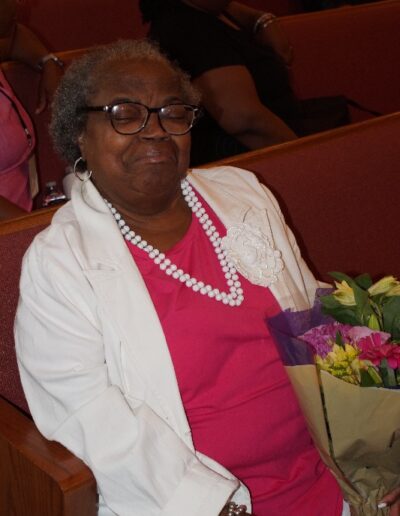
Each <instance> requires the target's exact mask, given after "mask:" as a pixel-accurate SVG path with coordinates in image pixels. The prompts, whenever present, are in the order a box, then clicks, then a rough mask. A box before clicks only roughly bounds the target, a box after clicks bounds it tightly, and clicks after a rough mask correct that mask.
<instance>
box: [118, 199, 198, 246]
mask: <svg viewBox="0 0 400 516" xmlns="http://www.w3.org/2000/svg"><path fill="white" fill-rule="evenodd" d="M120 213H121V216H122V217H123V218H124V220H125V221H126V223H127V224H128V226H129V227H130V228H131V229H132V230H133V231H134V232H135V233H136V234H138V235H140V236H141V237H142V239H143V240H146V241H147V242H148V243H149V244H151V245H152V246H153V247H155V248H157V249H159V250H160V251H162V252H164V251H166V250H168V249H170V248H171V247H173V246H174V245H175V244H176V243H177V242H179V241H180V240H181V239H182V238H183V236H184V235H185V233H186V231H187V230H188V228H189V226H190V223H191V220H192V212H191V210H190V208H189V206H188V205H187V203H186V201H185V200H184V199H183V196H180V197H179V198H178V199H176V200H175V202H174V203H172V205H171V206H169V207H168V208H167V209H165V210H163V211H162V212H160V213H156V214H152V215H147V214H146V215H144V214H139V213H132V212H127V211H125V210H123V209H121V210H120Z"/></svg>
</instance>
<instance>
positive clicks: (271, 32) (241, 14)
mask: <svg viewBox="0 0 400 516" xmlns="http://www.w3.org/2000/svg"><path fill="white" fill-rule="evenodd" d="M224 14H225V16H226V17H227V18H228V19H229V20H231V21H233V22H234V23H236V24H237V25H238V26H239V27H240V28H241V29H243V30H245V31H246V32H248V33H249V34H252V35H253V38H254V40H255V41H256V42H257V43H258V44H259V45H261V46H269V47H272V48H273V49H274V50H275V52H276V54H277V55H278V56H280V58H281V59H282V60H283V61H284V63H285V64H286V65H290V64H291V63H292V60H293V47H292V46H291V45H290V43H289V40H288V39H287V37H286V34H285V33H284V31H283V30H282V27H281V26H280V23H279V19H278V18H276V17H272V16H273V15H271V16H267V18H266V19H265V21H264V22H261V23H258V24H257V21H258V20H260V21H262V19H261V16H263V15H264V14H266V13H265V12H264V11H260V10H259V9H254V8H252V7H249V6H248V5H244V4H241V3H239V2H230V3H229V4H228V6H227V7H226V9H225V11H224ZM256 24H257V25H256ZM255 28H256V29H257V30H256V31H255Z"/></svg>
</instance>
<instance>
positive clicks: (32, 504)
mask: <svg viewBox="0 0 400 516" xmlns="http://www.w3.org/2000/svg"><path fill="white" fill-rule="evenodd" d="M399 138H400V113H397V114H393V115H388V116H385V117H381V118H379V119H376V120H371V121H367V122H362V123H360V124H354V125H352V126H349V127H345V128H340V129H336V130H334V131H329V132H326V133H323V134H319V135H314V136H310V137H308V138H304V139H302V140H298V141H295V142H289V143H285V144H282V145H280V146H276V147H274V148H269V149H266V150H261V151H256V152H251V153H247V154H245V155H241V156H239V157H236V158H231V159H229V160H225V161H223V162H219V163H217V164H225V165H232V166H237V167H241V168H247V169H249V170H252V171H253V172H255V173H257V174H258V176H259V177H260V179H261V180H262V181H263V182H264V183H265V184H266V185H268V186H269V187H270V188H271V190H272V191H273V192H274V193H275V195H276V196H277V198H278V200H279V202H280V205H281V207H282V210H283V212H284V214H285V217H286V219H287V221H288V223H289V225H290V226H291V227H292V228H293V229H294V232H295V234H296V237H297V239H298V242H299V245H300V248H301V251H302V253H303V255H304V256H305V258H306V260H307V261H308V263H309V264H310V266H311V268H312V270H313V271H314V273H315V274H316V275H317V276H318V277H319V278H321V279H325V280H326V279H328V280H329V277H328V276H327V272H328V271H329V270H341V271H343V272H347V273H350V274H353V273H361V272H370V273H371V274H372V275H373V276H374V277H378V276H380V275H382V274H389V273H390V274H394V275H396V276H397V277H399V278H400V260H399V258H400V246H399V244H398V234H399V229H400V223H399V216H398V212H399V210H398V204H399V203H398V199H399V198H400V195H399V194H400V181H399V179H398V166H399V165H398V163H399V162H400V145H398V142H399ZM212 165H215V164H212ZM55 209H56V208H53V209H50V210H37V211H36V212H34V213H32V214H30V215H26V216H24V217H20V218H17V219H14V220H11V221H6V222H3V223H0V263H1V267H0V288H1V295H2V299H1V304H2V310H1V311H0V328H1V334H0V514H13V515H15V516H25V515H26V514H29V516H55V515H62V516H81V515H82V516H84V515H85V516H91V515H94V514H96V489H95V480H94V478H93V476H92V475H91V473H90V471H89V469H88V468H87V467H86V466H85V465H84V464H83V463H82V462H81V461H79V460H78V459H77V458H76V457H74V456H73V455H71V454H70V453H69V452H68V451H67V450H65V448H64V447H62V446H61V445H59V444H57V443H54V442H49V441H47V440H46V439H45V438H43V437H42V436H41V435H40V434H39V432H38V430H37V429H36V427H35V425H34V424H33V422H32V421H31V420H30V419H29V417H28V416H27V415H26V413H27V405H26V401H25V398H24V395H23V393H22V389H21V385H20V382H19V377H18V373H17V366H16V358H15V351H14V340H13V319H14V314H15V310H16V306H17V299H18V278H19V274H20V266H21V260H22V255H23V253H24V252H25V249H26V248H27V247H28V245H29V244H30V242H31V241H32V238H33V237H34V235H35V234H37V232H38V231H40V230H41V229H43V228H44V227H45V226H46V225H48V224H49V223H50V220H51V217H52V215H53V213H54V211H55ZM17 407H19V408H17ZM27 508H29V509H27Z"/></svg>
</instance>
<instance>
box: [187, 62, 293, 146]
mask: <svg viewBox="0 0 400 516" xmlns="http://www.w3.org/2000/svg"><path fill="white" fill-rule="evenodd" d="M193 83H194V85H195V86H196V87H197V88H198V89H199V90H200V92H201V93H202V98H203V103H204V106H205V108H206V109H207V111H208V112H209V113H210V115H211V116H212V117H213V118H214V120H216V122H217V123H218V124H219V125H220V126H221V127H222V128H223V129H224V130H225V132H227V133H228V134H230V135H231V136H233V137H235V138H236V139H237V140H238V141H240V142H241V143H242V144H243V145H245V146H246V147H248V148H249V149H259V148H261V147H266V146H268V145H275V144H278V143H283V142H286V141H289V140H293V139H295V138H296V135H295V134H294V132H293V131H292V130H291V129H290V128H289V127H288V126H287V125H286V124H285V123H284V122H283V121H282V120H281V119H280V118H279V117H278V116H276V115H275V114H274V113H272V112H271V111H270V110H269V109H268V108H266V107H265V106H264V105H263V104H262V102H261V101H260V99H259V97H258V94H257V90H256V86H255V84H254V81H253V78H252V77H251V75H250V72H249V71H248V70H247V68H246V67H245V66H242V65H235V66H224V67H220V68H213V69H211V70H209V71H207V72H204V73H203V74H201V75H200V76H199V77H197V78H196V79H194V81H193Z"/></svg>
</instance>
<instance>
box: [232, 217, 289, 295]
mask: <svg viewBox="0 0 400 516" xmlns="http://www.w3.org/2000/svg"><path fill="white" fill-rule="evenodd" d="M222 246H223V248H224V249H226V251H227V253H228V255H229V258H230V259H231V261H232V262H233V264H234V266H235V267H236V269H237V270H238V271H239V272H240V274H242V276H244V277H245V278H246V279H248V280H249V281H250V282H251V283H254V284H256V285H260V286H262V287H269V286H270V285H272V284H273V283H275V281H276V280H277V279H278V274H279V273H280V272H281V271H282V270H283V268H284V263H283V260H282V259H281V252H280V251H279V250H277V249H275V248H274V246H273V244H272V242H271V241H270V239H269V238H268V237H267V236H266V235H265V234H264V233H263V232H262V231H261V230H260V229H259V228H257V227H254V226H249V225H248V224H245V223H241V224H236V225H235V226H232V227H230V228H229V229H228V231H227V234H226V236H225V237H224V238H223V239H222Z"/></svg>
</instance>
